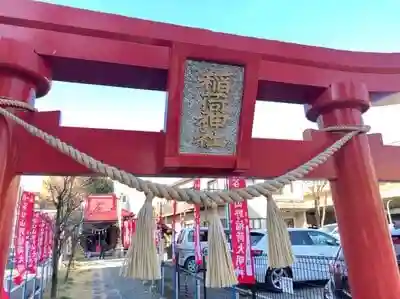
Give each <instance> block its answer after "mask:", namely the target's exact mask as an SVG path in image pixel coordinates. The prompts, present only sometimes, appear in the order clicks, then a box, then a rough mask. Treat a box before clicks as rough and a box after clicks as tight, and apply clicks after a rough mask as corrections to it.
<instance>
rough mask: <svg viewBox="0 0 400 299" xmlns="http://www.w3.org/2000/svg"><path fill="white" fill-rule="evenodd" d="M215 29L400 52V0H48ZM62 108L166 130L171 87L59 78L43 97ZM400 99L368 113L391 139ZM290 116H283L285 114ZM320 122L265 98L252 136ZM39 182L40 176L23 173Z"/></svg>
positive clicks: (73, 115)
mask: <svg viewBox="0 0 400 299" xmlns="http://www.w3.org/2000/svg"><path fill="white" fill-rule="evenodd" d="M43 2H51V3H56V4H61V5H67V6H73V7H79V8H85V9H90V10H95V11H102V12H108V13H114V14H119V15H125V16H130V17H138V18H143V19H148V20H154V21H161V22H168V23H174V24H179V25H186V26H192V27H200V28H206V29H211V30H214V31H220V32H226V33H233V34H239V35H246V36H254V37H260V38H266V39H274V40H280V41H286V42H295V43H300V44H308V45H316V46H324V47H330V48H337V49H346V50H357V51H375V52H400V39H399V38H398V33H399V32H400V21H399V12H400V1H398V0H380V1H377V0H370V1H365V0H364V1H361V0H308V1H307V0H279V1H277V0H263V1H262V0H249V1H243V0H240V1H239V0H230V1H227V0H221V1H215V0H214V1H213V0H202V1H195V0H191V1H190V0H146V1H143V0H141V1H139V0H116V1H108V0H107V1H106V0H60V1H43ZM36 106H37V108H39V109H40V110H61V111H62V112H63V113H62V124H63V125H67V126H83V127H94V128H118V129H127V130H144V131H159V130H160V129H162V128H163V124H164V109H165V93H163V92H149V91H141V90H131V89H124V88H112V87H101V86H90V85H79V84H68V83H60V82H54V84H53V87H52V90H51V92H50V93H49V94H48V95H47V96H45V97H44V98H42V99H38V100H37V101H36ZM399 107H400V105H396V106H387V107H374V108H372V109H370V111H369V112H367V113H366V115H365V122H366V123H367V124H370V125H371V126H372V128H373V132H381V133H383V136H384V140H385V142H386V143H391V142H395V141H398V140H400V134H399V133H398V131H397V130H396V129H395V128H399V127H400V118H399V117H398V115H399V114H400V108H399ZM282 116H284V118H283V117H282ZM309 127H315V126H314V124H312V123H310V122H308V121H306V120H305V117H304V113H303V108H302V107H301V106H298V105H285V104H276V103H264V102H263V103H258V104H257V107H256V116H255V121H254V127H253V136H255V137H265V138H285V139H300V138H301V134H302V131H303V130H304V129H306V128H309ZM23 185H24V186H26V188H27V189H32V190H34V189H37V188H38V186H40V178H32V177H31V178H26V177H24V179H23Z"/></svg>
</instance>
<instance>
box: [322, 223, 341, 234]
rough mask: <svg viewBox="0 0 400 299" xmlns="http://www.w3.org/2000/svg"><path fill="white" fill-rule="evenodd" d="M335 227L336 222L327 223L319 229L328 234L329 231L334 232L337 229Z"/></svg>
mask: <svg viewBox="0 0 400 299" xmlns="http://www.w3.org/2000/svg"><path fill="white" fill-rule="evenodd" d="M337 227H338V226H337V224H327V225H325V226H323V227H321V230H322V231H323V232H325V233H328V234H330V233H332V232H334V231H335V230H336V229H337Z"/></svg>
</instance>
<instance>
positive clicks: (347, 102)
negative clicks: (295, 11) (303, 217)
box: [307, 82, 400, 299]
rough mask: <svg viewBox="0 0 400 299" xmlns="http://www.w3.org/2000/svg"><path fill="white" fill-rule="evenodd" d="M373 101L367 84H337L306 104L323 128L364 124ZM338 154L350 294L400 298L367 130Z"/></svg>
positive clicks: (335, 187) (337, 193)
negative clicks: (377, 275)
mask: <svg viewBox="0 0 400 299" xmlns="http://www.w3.org/2000/svg"><path fill="white" fill-rule="evenodd" d="M369 103H370V101H369V95H368V91H367V89H366V87H365V85H363V84H357V83H352V82H346V83H338V84H333V85H331V86H330V87H329V88H328V89H327V90H326V91H325V93H324V94H322V95H321V96H320V97H319V98H318V99H317V100H316V101H315V103H314V104H313V106H312V107H311V108H310V109H308V111H307V118H308V119H309V120H312V121H317V122H318V125H319V127H320V128H324V127H329V126H340V125H362V124H363V120H362V113H363V112H365V111H366V110H368V108H369V106H370V104H369ZM334 159H335V164H336V171H337V179H336V180H335V181H333V182H331V188H332V194H333V201H334V204H335V212H336V218H337V223H338V225H339V231H340V240H341V243H342V246H343V250H344V252H345V256H346V263H347V264H348V268H349V279H350V284H351V288H352V290H351V291H352V296H353V298H385V299H396V298H399V294H400V283H399V281H400V275H399V271H398V269H397V262H396V259H395V255H394V252H393V245H392V244H391V241H390V239H391V238H390V236H389V230H388V222H387V219H386V216H385V212H384V209H383V205H382V200H381V198H380V193H379V185H378V180H377V177H376V174H375V168H374V166H373V165H374V164H373V159H372V156H371V152H370V148H369V143H368V137H367V135H365V134H361V135H358V136H355V137H354V138H353V139H352V140H351V141H350V142H349V143H348V144H347V145H346V146H345V147H343V148H342V149H341V150H340V151H338V152H337V153H335V155H334ZM366 261H368V262H367V263H366ZM376 273H380V274H379V275H380V279H376ZM360 274H362V275H360Z"/></svg>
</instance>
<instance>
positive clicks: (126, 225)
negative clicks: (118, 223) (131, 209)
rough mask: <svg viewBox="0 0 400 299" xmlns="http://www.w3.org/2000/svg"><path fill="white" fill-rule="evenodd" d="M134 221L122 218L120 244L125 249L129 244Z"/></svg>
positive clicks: (133, 229)
mask: <svg viewBox="0 0 400 299" xmlns="http://www.w3.org/2000/svg"><path fill="white" fill-rule="evenodd" d="M135 227H136V222H135V219H129V220H124V222H123V224H122V244H123V246H124V248H125V249H128V248H129V246H131V242H132V235H133V233H134V232H135Z"/></svg>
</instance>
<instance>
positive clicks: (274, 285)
mask: <svg viewBox="0 0 400 299" xmlns="http://www.w3.org/2000/svg"><path fill="white" fill-rule="evenodd" d="M282 277H287V278H292V277H293V276H292V270H291V269H290V268H289V267H288V268H281V269H268V271H267V273H266V274H265V283H266V285H267V287H268V288H269V289H271V291H273V292H276V293H282V286H281V282H280V279H281V278H282Z"/></svg>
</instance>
